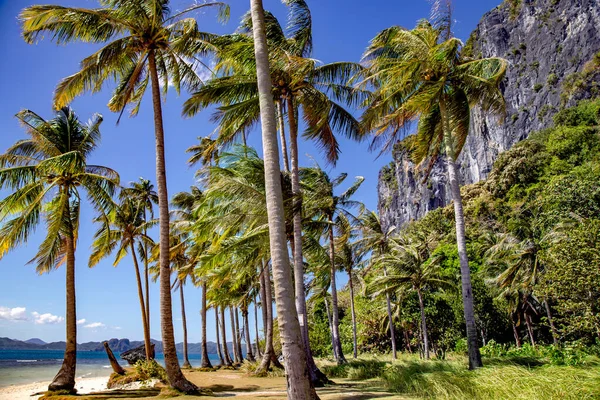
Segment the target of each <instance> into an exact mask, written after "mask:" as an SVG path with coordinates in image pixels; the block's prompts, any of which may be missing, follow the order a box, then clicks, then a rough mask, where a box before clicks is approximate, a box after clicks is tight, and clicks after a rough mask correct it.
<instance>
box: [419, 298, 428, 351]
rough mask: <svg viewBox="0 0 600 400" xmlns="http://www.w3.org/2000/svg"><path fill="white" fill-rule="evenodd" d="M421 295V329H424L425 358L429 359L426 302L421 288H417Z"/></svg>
mask: <svg viewBox="0 0 600 400" xmlns="http://www.w3.org/2000/svg"><path fill="white" fill-rule="evenodd" d="M417 295H418V296H419V309H420V310H421V330H422V331H423V347H424V350H425V359H427V360H429V336H428V335H427V321H426V320H425V303H423V294H422V293H421V289H417Z"/></svg>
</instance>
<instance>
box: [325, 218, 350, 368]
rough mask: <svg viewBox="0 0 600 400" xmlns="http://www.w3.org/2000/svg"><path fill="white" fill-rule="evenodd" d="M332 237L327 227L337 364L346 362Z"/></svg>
mask: <svg viewBox="0 0 600 400" xmlns="http://www.w3.org/2000/svg"><path fill="white" fill-rule="evenodd" d="M329 221H331V222H332V223H333V215H329ZM333 241H334V237H333V227H330V228H329V262H330V266H331V271H330V273H331V277H330V279H331V317H332V318H331V319H332V324H331V327H332V328H333V344H334V346H335V352H336V355H337V357H336V361H337V363H338V365H339V364H344V363H346V362H347V361H346V357H344V352H343V351H342V342H341V340H340V321H339V311H338V299H337V287H336V284H335V273H336V268H335V244H334V242H333Z"/></svg>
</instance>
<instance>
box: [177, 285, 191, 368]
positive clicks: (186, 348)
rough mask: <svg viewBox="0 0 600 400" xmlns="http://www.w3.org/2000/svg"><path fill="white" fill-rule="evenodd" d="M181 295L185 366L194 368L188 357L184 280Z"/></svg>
mask: <svg viewBox="0 0 600 400" xmlns="http://www.w3.org/2000/svg"><path fill="white" fill-rule="evenodd" d="M179 297H180V298H181V322H182V323H183V368H192V365H191V364H190V360H189V358H188V340H187V339H188V338H187V320H186V318H185V300H184V297H185V296H184V295H183V282H181V283H180V285H179Z"/></svg>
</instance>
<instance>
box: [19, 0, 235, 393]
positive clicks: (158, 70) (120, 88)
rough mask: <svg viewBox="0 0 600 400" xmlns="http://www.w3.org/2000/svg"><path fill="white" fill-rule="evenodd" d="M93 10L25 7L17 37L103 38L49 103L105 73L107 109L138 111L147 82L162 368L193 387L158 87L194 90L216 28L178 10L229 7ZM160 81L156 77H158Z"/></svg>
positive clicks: (156, 4) (133, 5)
mask: <svg viewBox="0 0 600 400" xmlns="http://www.w3.org/2000/svg"><path fill="white" fill-rule="evenodd" d="M101 4H102V5H103V7H101V8H97V9H85V8H72V7H61V6H53V5H42V6H31V7H28V8H25V9H24V10H23V11H22V12H21V14H20V16H19V18H20V19H21V21H22V24H23V37H24V39H25V41H26V42H28V43H35V42H36V41H37V40H38V39H39V38H41V37H43V35H44V33H50V34H52V35H53V38H54V40H55V41H56V42H57V43H59V44H63V43H69V42H73V41H82V42H90V43H106V42H108V41H111V40H112V41H111V42H110V43H108V44H107V45H105V46H104V47H103V48H101V49H100V50H98V51H97V52H96V53H94V54H92V55H91V56H89V57H87V58H85V59H84V60H83V61H82V62H81V70H80V71H79V72H77V73H75V74H73V75H71V76H69V77H67V78H65V79H63V80H62V81H61V82H60V83H59V85H58V87H57V88H56V91H55V95H54V106H55V107H57V108H60V107H63V106H64V105H65V104H68V103H69V102H70V101H72V100H73V98H75V97H76V96H78V95H79V94H81V93H83V92H86V91H90V92H97V91H99V90H100V89H101V88H102V86H103V84H104V82H105V81H106V80H107V79H114V80H115V81H116V83H117V84H116V88H115V91H114V93H113V97H112V98H111V99H110V101H109V104H108V106H109V109H110V110H111V111H117V112H120V113H123V111H124V110H125V107H126V106H127V105H128V104H132V105H133V108H132V110H131V114H132V115H135V114H137V112H138V110H139V107H140V105H141V101H142V99H143V97H144V93H145V91H146V88H147V87H148V83H150V85H151V87H152V104H153V109H154V128H155V142H156V181H157V188H158V199H159V204H158V208H159V221H160V226H159V230H160V240H159V244H160V250H161V251H160V262H159V265H160V268H161V269H162V270H163V273H161V274H160V292H161V294H160V303H161V328H162V332H161V333H162V339H163V353H164V357H165V369H166V371H167V376H168V378H169V383H170V384H171V386H173V387H174V388H176V389H179V390H181V391H182V392H185V393H192V392H195V391H196V390H197V388H196V387H195V385H193V384H191V383H190V382H189V381H188V380H187V379H186V378H185V377H184V376H183V374H182V373H181V370H180V368H179V361H178V360H177V351H176V349H175V338H174V334H173V315H172V310H171V292H170V290H171V277H170V273H169V271H168V270H169V259H168V253H169V197H168V193H167V180H166V165H165V139H164V128H163V117H162V104H161V89H162V92H163V94H166V91H167V90H168V87H169V86H171V85H172V86H174V87H175V89H176V90H177V91H178V92H179V90H180V88H181V87H182V86H183V87H184V88H187V89H191V90H195V89H197V88H198V87H199V86H200V85H201V84H202V80H201V79H200V77H199V76H198V74H197V72H196V71H197V68H198V67H199V66H201V65H202V63H201V61H200V60H199V59H198V55H199V54H200V55H201V54H204V53H206V52H207V50H208V48H209V46H208V42H209V41H210V40H211V39H212V38H213V36H214V35H211V34H208V33H204V32H200V31H199V30H198V25H197V22H196V20H195V19H194V18H184V15H185V14H187V13H189V12H192V11H197V10H200V9H203V8H207V7H216V8H218V9H219V14H220V17H221V19H225V18H226V17H227V16H228V14H229V8H228V7H227V6H226V5H224V4H223V3H220V2H211V3H203V4H197V5H194V6H192V7H190V8H188V9H186V10H184V11H183V12H181V13H177V14H175V15H172V16H171V15H170V8H169V3H168V0H161V1H155V0H134V1H126V2H124V1H121V0H102V1H101ZM161 80H162V84H161Z"/></svg>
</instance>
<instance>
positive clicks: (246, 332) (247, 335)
mask: <svg viewBox="0 0 600 400" xmlns="http://www.w3.org/2000/svg"><path fill="white" fill-rule="evenodd" d="M242 319H243V320H244V337H245V340H246V358H247V359H248V361H250V362H254V361H255V360H254V354H253V353H252V340H250V323H249V322H248V307H247V306H246V305H244V307H242Z"/></svg>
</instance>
